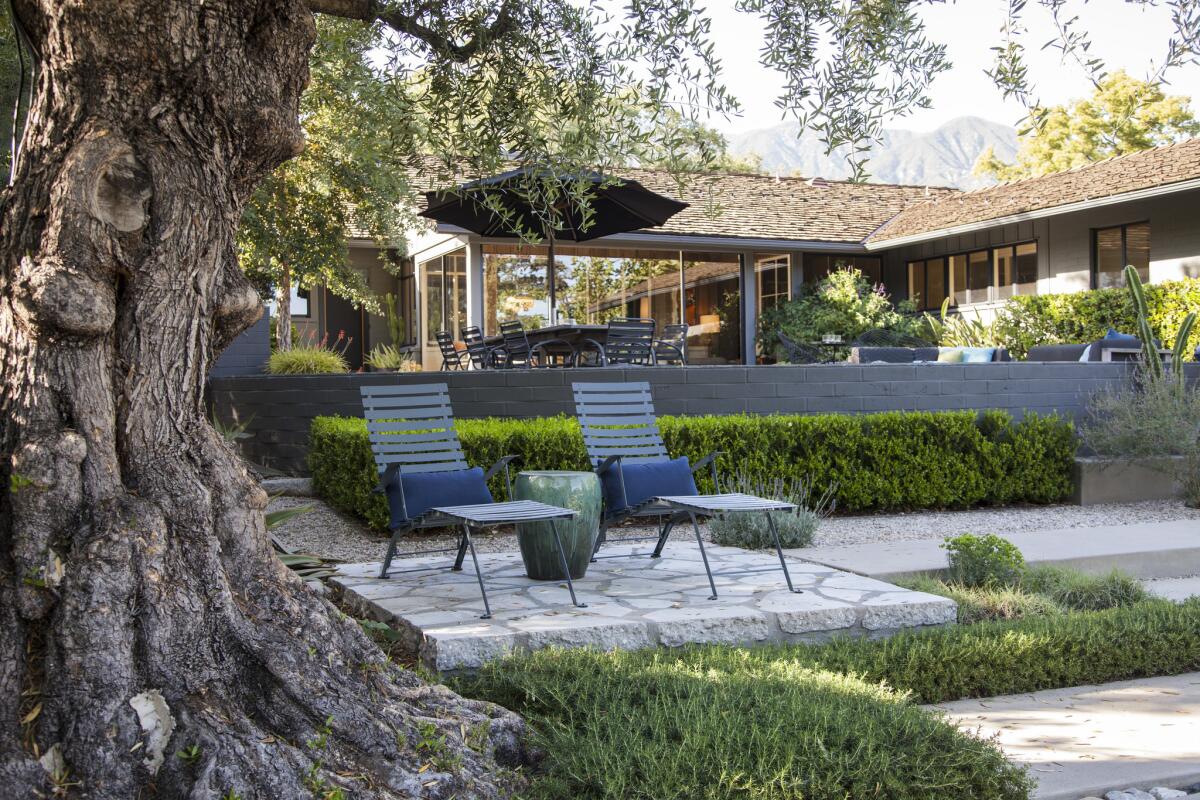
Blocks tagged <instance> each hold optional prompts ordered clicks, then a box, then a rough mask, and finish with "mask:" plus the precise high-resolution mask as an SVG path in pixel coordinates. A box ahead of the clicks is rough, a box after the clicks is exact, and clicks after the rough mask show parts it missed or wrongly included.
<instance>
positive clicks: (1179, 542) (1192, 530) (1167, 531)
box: [787, 519, 1200, 580]
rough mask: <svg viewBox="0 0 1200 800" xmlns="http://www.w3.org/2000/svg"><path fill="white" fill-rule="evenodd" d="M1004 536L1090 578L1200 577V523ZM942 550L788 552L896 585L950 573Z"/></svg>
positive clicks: (889, 546) (1030, 557)
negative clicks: (1115, 574)
mask: <svg viewBox="0 0 1200 800" xmlns="http://www.w3.org/2000/svg"><path fill="white" fill-rule="evenodd" d="M979 533H980V534H984V533H988V531H986V530H980V531H979ZM1002 535H1003V537H1004V538H1005V539H1008V540H1009V541H1010V542H1012V543H1013V544H1015V545H1016V546H1017V547H1019V548H1020V550H1021V552H1022V554H1024V556H1025V561H1026V562H1027V563H1029V564H1053V565H1055V566H1060V567H1074V568H1076V569H1081V570H1084V571H1086V572H1107V571H1108V570H1110V569H1112V568H1113V567H1120V568H1121V569H1122V570H1124V571H1125V572H1128V573H1129V574H1131V575H1133V576H1134V577H1135V578H1171V577H1176V576H1179V575H1195V574H1198V573H1200V522H1197V521H1196V520H1190V519H1185V520H1175V521H1173V522H1149V523H1134V524H1128V525H1108V526H1103V527H1095V528H1088V529H1086V530H1083V529H1079V528H1067V529H1064V530H1061V531H1038V532H1036V533H1010V534H1002ZM941 544H942V540H941V539H924V540H919V541H908V542H878V543H874V544H863V545H847V546H842V547H805V548H799V549H796V550H789V551H787V552H788V553H789V554H790V555H792V556H794V557H796V558H803V559H805V560H808V561H815V562H817V563H819V564H826V565H828V566H831V567H835V568H837V569H842V570H846V571H849V572H855V573H858V574H860V575H870V576H872V577H875V578H881V579H883V580H889V579H892V580H894V579H896V578H902V577H908V576H911V575H915V574H918V573H922V572H936V571H938V570H943V569H945V568H946V566H947V563H946V551H945V550H943V549H942V547H941Z"/></svg>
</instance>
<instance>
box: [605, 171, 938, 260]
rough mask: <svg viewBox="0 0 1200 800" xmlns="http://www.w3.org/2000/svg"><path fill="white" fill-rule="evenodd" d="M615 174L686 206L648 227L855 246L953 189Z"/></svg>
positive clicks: (670, 232)
mask: <svg viewBox="0 0 1200 800" xmlns="http://www.w3.org/2000/svg"><path fill="white" fill-rule="evenodd" d="M620 177H623V178H629V179H631V180H636V181H638V182H640V183H641V184H642V185H643V186H645V187H646V188H647V189H651V190H653V191H656V192H659V193H660V194H665V195H667V196H669V197H674V198H677V199H679V200H683V201H684V202H687V203H690V204H691V205H690V206H689V207H688V208H686V209H684V210H683V211H681V212H680V213H678V214H676V215H675V216H674V217H672V218H671V219H670V220H668V221H667V223H666V224H665V225H663V226H662V227H659V228H651V229H649V230H647V231H646V232H647V233H662V234H667V235H683V236H720V237H731V238H739V239H791V240H798V241H824V242H846V243H853V244H858V243H861V242H862V241H863V240H864V239H866V238H867V236H869V235H870V234H871V232H872V231H874V230H875V229H876V228H878V227H879V226H880V225H882V224H884V223H885V222H887V221H888V220H889V219H891V218H892V217H893V216H895V215H896V214H897V213H899V212H900V211H901V210H902V209H904V208H905V207H906V206H908V205H910V204H912V203H914V202H916V201H918V200H925V199H927V197H928V196H939V195H945V194H947V193H955V190H953V189H944V188H940V187H939V188H928V189H927V188H926V187H924V186H894V185H891V184H879V183H848V182H845V181H827V180H821V179H816V180H812V181H810V180H807V179H804V178H773V177H770V176H765V175H742V174H718V175H703V176H701V175H696V176H692V177H691V179H690V180H689V181H688V182H687V183H685V185H684V186H683V187H682V189H681V188H680V187H679V185H678V184H677V182H676V181H675V179H674V178H673V177H672V176H671V175H670V174H669V173H667V172H661V171H658V170H642V169H626V170H622V171H621V172H620ZM716 211H719V212H720V213H714V212H716Z"/></svg>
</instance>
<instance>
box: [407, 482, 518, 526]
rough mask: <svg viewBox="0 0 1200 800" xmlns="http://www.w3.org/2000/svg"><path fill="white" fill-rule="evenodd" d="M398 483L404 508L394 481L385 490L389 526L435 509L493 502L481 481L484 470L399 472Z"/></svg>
mask: <svg viewBox="0 0 1200 800" xmlns="http://www.w3.org/2000/svg"><path fill="white" fill-rule="evenodd" d="M400 484H401V485H402V486H403V488H404V507H403V509H402V508H401V506H400V492H399V491H397V488H398V487H397V485H396V481H395V480H393V481H392V482H391V483H389V484H388V487H387V497H388V507H389V509H390V510H391V514H392V527H397V526H399V525H401V524H403V523H404V522H406V521H408V520H412V519H416V518H417V517H419V516H421V515H422V514H424V513H425V512H426V511H428V510H429V509H431V508H436V507H438V506H472V505H482V504H484V503H492V502H495V501H494V500H493V499H492V493H491V492H490V491H488V487H487V481H485V480H484V479H483V470H482V469H480V468H479V467H472V468H471V469H458V470H453V471H451V472H401V473H400Z"/></svg>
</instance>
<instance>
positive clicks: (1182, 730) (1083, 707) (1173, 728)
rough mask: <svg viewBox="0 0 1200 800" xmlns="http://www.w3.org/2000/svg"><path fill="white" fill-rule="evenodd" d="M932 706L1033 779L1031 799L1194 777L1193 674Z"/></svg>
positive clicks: (1198, 688) (1199, 773)
mask: <svg viewBox="0 0 1200 800" xmlns="http://www.w3.org/2000/svg"><path fill="white" fill-rule="evenodd" d="M933 708H935V709H938V710H941V711H944V712H946V713H947V714H949V716H950V719H951V721H952V722H954V723H956V724H957V725H959V726H960V727H962V728H964V729H969V730H972V731H975V730H977V731H979V732H980V733H981V734H982V735H984V736H993V735H995V736H998V737H999V738H998V741H999V743H1000V746H1001V747H1002V748H1004V751H1005V753H1006V754H1007V755H1008V756H1009V758H1010V759H1011V760H1013V761H1014V762H1016V763H1018V764H1022V765H1025V766H1027V767H1028V768H1029V771H1030V774H1031V775H1032V776H1033V777H1034V778H1036V779H1037V781H1038V788H1037V791H1036V792H1035V794H1034V797H1035V798H1037V800H1079V798H1081V797H1085V796H1087V795H1094V796H1103V795H1104V794H1105V793H1106V792H1108V791H1110V790H1112V789H1114V788H1116V789H1125V788H1126V787H1136V788H1141V789H1150V788H1152V787H1156V786H1184V785H1187V784H1192V783H1195V782H1196V781H1200V673H1198V672H1192V673H1188V674H1186V675H1177V676H1173V677H1167V678H1146V679H1142V680H1136V681H1119V682H1117V683H1108V684H1104V685H1102V686H1079V687H1075V688H1071V689H1054V690H1050V691H1045V692H1036V693H1034V694H1024V695H1009V696H1006V697H991V698H987V699H984V700H960V701H957V702H954V703H945V704H943V705H940V706H933Z"/></svg>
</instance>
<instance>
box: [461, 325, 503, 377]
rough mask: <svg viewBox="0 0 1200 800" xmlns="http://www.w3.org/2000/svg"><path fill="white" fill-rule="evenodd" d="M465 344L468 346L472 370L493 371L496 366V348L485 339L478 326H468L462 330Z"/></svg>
mask: <svg viewBox="0 0 1200 800" xmlns="http://www.w3.org/2000/svg"><path fill="white" fill-rule="evenodd" d="M462 335H463V342H465V343H466V345H467V357H468V358H469V359H470V361H471V368H472V369H492V368H494V367H495V366H496V353H495V348H493V347H492V346H491V345H489V344H488V343H487V341H486V340H485V339H484V336H483V331H482V330H481V329H480V328H479V326H478V325H468V326H467V327H465V328H463V329H462Z"/></svg>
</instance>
